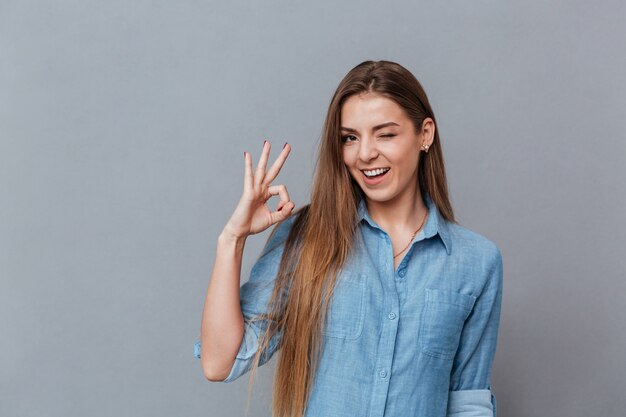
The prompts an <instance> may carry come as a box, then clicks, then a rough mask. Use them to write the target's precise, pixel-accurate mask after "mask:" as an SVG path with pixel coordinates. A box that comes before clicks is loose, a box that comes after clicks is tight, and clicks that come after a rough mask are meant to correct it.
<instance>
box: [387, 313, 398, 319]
mask: <svg viewBox="0 0 626 417" xmlns="http://www.w3.org/2000/svg"><path fill="white" fill-rule="evenodd" d="M387 317H389V320H393V319H395V318H396V313H393V312H392V313H389V315H388V316H387Z"/></svg>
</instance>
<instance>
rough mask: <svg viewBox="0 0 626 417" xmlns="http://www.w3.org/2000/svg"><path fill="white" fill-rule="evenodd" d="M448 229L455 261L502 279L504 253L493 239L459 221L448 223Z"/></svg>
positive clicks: (484, 274)
mask: <svg viewBox="0 0 626 417" xmlns="http://www.w3.org/2000/svg"><path fill="white" fill-rule="evenodd" d="M447 229H448V233H449V238H450V240H451V241H452V255H453V259H454V261H456V262H458V263H461V264H463V265H464V266H466V267H468V268H470V269H471V270H473V271H480V272H483V276H486V277H494V276H495V277H496V279H498V276H499V279H500V280H501V279H502V278H501V275H502V274H501V270H502V253H501V251H500V248H499V247H498V245H497V244H496V243H495V242H494V241H493V240H491V239H489V238H487V237H486V236H484V235H482V234H480V233H478V232H476V231H474V230H471V229H469V228H467V227H465V226H462V225H459V224H457V223H447Z"/></svg>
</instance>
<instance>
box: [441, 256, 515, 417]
mask: <svg viewBox="0 0 626 417" xmlns="http://www.w3.org/2000/svg"><path fill="white" fill-rule="evenodd" d="M494 248H495V249H494V251H493V252H492V255H490V257H489V263H488V268H487V274H488V278H487V281H486V284H485V287H484V288H483V291H482V293H481V294H480V296H479V297H478V298H477V299H476V303H475V305H474V309H473V311H472V313H471V314H470V315H469V316H468V318H467V320H466V322H465V325H464V327H463V331H462V333H461V342H460V344H459V349H458V350H457V353H456V356H455V358H454V363H453V366H452V372H451V376H450V392H449V398H448V413H447V416H448V417H470V416H471V417H496V398H495V395H494V394H493V393H492V392H491V368H492V365H493V360H494V357H495V352H496V343H497V338H498V327H499V324H500V308H501V304H502V281H503V268H502V255H501V253H500V251H499V249H497V248H496V247H495V246H494Z"/></svg>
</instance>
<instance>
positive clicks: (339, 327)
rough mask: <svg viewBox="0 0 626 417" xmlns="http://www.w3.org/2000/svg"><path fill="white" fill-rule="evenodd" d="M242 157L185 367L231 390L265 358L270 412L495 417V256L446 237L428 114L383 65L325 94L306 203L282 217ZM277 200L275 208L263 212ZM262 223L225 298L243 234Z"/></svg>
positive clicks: (284, 201)
mask: <svg viewBox="0 0 626 417" xmlns="http://www.w3.org/2000/svg"><path fill="white" fill-rule="evenodd" d="M290 149H291V148H290V146H289V145H288V144H285V146H284V147H283V150H282V151H281V153H280V155H279V156H278V157H277V159H276V161H275V162H274V163H273V165H272V166H271V167H270V169H269V170H267V171H266V165H267V160H268V155H269V151H270V144H269V142H267V141H266V142H265V143H264V146H263V151H262V153H261V157H260V159H259V163H258V165H257V167H256V170H255V171H254V172H252V159H251V155H250V154H248V153H244V158H245V180H244V191H243V195H242V197H241V200H240V201H239V204H238V206H237V207H236V209H235V211H234V213H233V215H232V217H231V218H230V219H229V221H228V223H227V224H226V226H225V227H224V229H223V231H222V233H221V235H220V237H219V239H218V246H217V254H216V260H215V266H214V269H213V273H212V275H211V280H210V284H209V288H208V290H207V296H206V302H205V305H204V312H203V318H202V329H201V337H200V341H198V342H197V343H196V356H197V357H199V358H201V360H202V366H203V370H204V374H205V376H206V377H207V378H208V379H209V380H211V381H224V382H230V381H233V380H235V379H237V378H238V377H239V376H241V375H243V374H244V373H246V372H248V371H249V370H250V369H253V372H252V373H251V378H250V381H252V376H253V374H254V370H256V368H257V367H258V366H261V365H263V364H264V363H266V362H267V361H268V360H269V359H270V358H271V357H272V355H273V354H274V352H276V351H278V350H280V355H279V359H278V364H277V368H276V376H275V380H274V391H273V393H274V395H273V403H272V408H273V410H272V411H273V415H274V416H276V417H287V416H289V417H295V416H298V417H299V416H303V415H306V416H307V417H313V416H325V417H328V416H366V415H367V416H386V417H390V416H398V417H407V416H423V417H438V416H441V417H444V416H495V415H496V413H495V405H496V402H495V396H494V395H493V394H492V392H491V384H490V375H491V368H492V363H493V359H494V355H495V349H496V340H497V334H498V325H499V319H500V306H501V300H502V258H501V254H500V251H499V249H498V247H497V246H496V245H495V244H494V243H493V242H492V241H490V240H488V239H487V238H485V237H483V236H481V235H479V234H478V233H476V232H473V231H470V230H469V229H467V228H464V227H463V226H461V225H459V224H458V223H457V222H456V220H455V219H454V215H453V211H452V207H451V204H450V201H449V198H448V192H447V185H446V175H445V170H444V162H443V155H442V148H441V143H440V140H439V134H438V130H437V128H436V122H435V116H434V114H433V111H432V109H431V107H430V104H429V102H428V99H427V97H426V94H425V92H424V90H423V88H422V86H421V85H420V83H419V82H418V81H417V79H415V77H414V76H413V75H412V74H411V73H410V72H409V71H408V70H406V69H405V68H403V67H402V66H400V65H398V64H396V63H393V62H388V61H376V62H373V61H366V62H363V63H361V64H359V65H357V66H356V67H355V68H353V69H352V70H351V71H350V72H349V73H348V74H347V75H346V76H345V77H344V79H343V80H342V81H341V83H340V84H339V86H338V88H337V91H336V92H335V95H334V96H333V98H332V101H331V103H330V107H329V109H328V115H327V118H326V121H325V125H324V131H323V136H322V141H321V147H320V152H319V159H318V161H317V165H316V171H315V177H314V182H313V187H312V193H311V203H310V204H308V205H306V206H304V207H301V208H299V209H298V210H295V211H294V206H295V205H294V203H293V202H292V201H291V200H290V198H289V193H288V192H287V189H286V188H285V186H284V185H271V183H272V181H273V180H274V179H275V178H276V176H277V175H278V173H279V171H280V169H281V167H282V166H283V164H284V162H285V160H286V158H287V155H288V154H289V152H290ZM272 195H278V196H279V197H280V202H279V203H278V207H277V211H274V212H271V211H270V210H269V209H268V207H267V205H266V201H267V200H268V199H269V198H270V197H271V196H272ZM275 223H277V226H276V227H275V228H274V229H273V230H272V233H271V234H270V237H269V239H268V242H267V243H266V245H265V248H264V249H263V252H262V254H261V255H260V257H259V259H258V260H257V261H256V263H255V264H254V266H253V268H252V270H251V274H250V278H249V281H248V282H246V283H245V284H244V285H243V286H242V287H241V288H240V287H239V279H240V270H241V258H242V253H243V248H244V244H245V240H246V238H247V236H249V235H251V234H255V233H259V232H261V231H263V230H265V229H267V228H268V227H269V226H271V225H273V224H275Z"/></svg>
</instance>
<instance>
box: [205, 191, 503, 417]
mask: <svg viewBox="0 0 626 417" xmlns="http://www.w3.org/2000/svg"><path fill="white" fill-rule="evenodd" d="M424 200H425V201H426V204H427V206H428V208H429V209H430V211H429V216H428V218H427V220H426V224H425V225H424V227H423V228H422V230H420V232H419V233H418V234H417V235H416V236H415V238H414V240H413V242H412V243H411V245H410V247H409V249H408V250H407V251H406V252H405V255H404V258H403V259H402V262H401V263H400V265H399V266H398V268H397V270H394V264H393V253H392V246H391V240H390V238H389V235H388V234H387V233H386V232H384V231H383V230H382V229H381V228H380V227H379V226H378V225H377V224H376V223H375V222H374V221H373V220H372V218H371V217H370V216H369V213H368V211H367V206H366V204H365V201H364V200H361V201H360V203H359V210H358V213H359V219H358V221H359V224H358V229H357V233H356V235H355V239H356V250H355V252H354V254H353V256H351V257H350V258H349V260H348V263H347V264H346V266H345V267H344V268H343V269H342V271H341V273H340V275H339V276H338V279H339V281H338V282H337V287H336V289H335V293H334V295H333V299H332V301H331V306H330V311H329V315H328V320H327V323H326V326H327V327H326V329H325V330H324V332H323V334H324V336H325V337H324V351H323V356H322V358H321V361H320V363H319V365H318V370H317V374H316V378H315V382H314V385H313V387H312V391H311V396H310V399H309V403H308V405H307V409H306V416H307V417H322V416H323V417H335V416H336V417H348V416H350V417H353V416H368V417H374V416H381V417H382V416H385V417H408V416H412V417H445V416H455V417H470V416H472V417H476V416H485V417H487V416H490V417H491V416H493V417H496V398H495V395H494V394H493V392H492V391H491V381H490V378H491V368H492V364H493V360H494V356H495V351H496V342H497V337H498V326H499V321H500V307H501V302H502V282H503V279H502V278H503V266H502V256H501V253H500V250H499V249H498V247H497V246H496V245H495V244H494V243H493V242H492V241H490V240H488V239H487V238H485V237H484V236H482V235H479V234H478V233H476V232H473V231H471V230H469V229H467V228H465V227H462V226H460V225H457V224H454V223H451V222H447V221H446V220H445V219H444V218H443V217H442V216H441V214H440V213H439V211H438V210H437V207H436V206H435V205H434V203H433V202H432V200H431V198H430V197H429V196H428V195H427V194H426V195H424ZM294 219H295V216H292V217H291V218H289V219H288V220H286V221H285V222H283V223H282V224H281V225H280V226H279V228H278V230H277V231H276V234H275V235H274V236H273V237H272V239H270V240H269V241H268V242H267V244H266V245H265V248H264V250H263V252H262V254H261V257H260V258H259V259H258V260H257V262H256V263H255V264H254V266H253V268H252V270H251V273H250V278H249V280H248V282H246V283H245V284H243V286H242V287H241V293H240V294H241V307H242V312H243V315H244V318H245V319H246V320H245V334H244V338H243V340H242V343H241V347H240V349H239V353H238V354H237V357H236V359H235V363H234V365H233V368H232V369H231V372H230V374H229V375H228V377H227V378H226V379H224V381H223V382H231V381H234V380H236V379H237V378H239V377H240V376H241V375H243V374H245V373H246V372H248V371H249V370H250V367H251V365H252V363H251V361H252V359H253V355H254V353H255V352H256V349H257V347H258V345H257V341H258V338H259V335H260V334H261V332H262V331H263V330H264V324H263V323H260V322H258V321H257V322H251V321H250V320H249V319H250V318H251V317H252V316H253V315H254V314H255V313H260V312H262V311H263V310H264V307H265V306H266V303H267V301H268V300H269V297H270V295H271V292H272V284H273V278H274V277H275V276H276V273H277V271H278V266H279V263H280V257H281V255H282V252H283V249H284V240H285V239H286V237H287V233H288V232H289V228H290V226H291V225H292V223H293V220H294ZM401 256H402V255H401ZM280 337H281V333H280V332H279V333H277V335H276V336H275V337H274V338H273V339H272V341H271V343H270V351H269V352H268V353H267V354H266V355H265V356H264V357H263V358H262V359H261V362H262V364H264V363H266V362H267V361H268V360H269V359H270V358H271V357H272V355H273V354H274V352H275V351H276V350H277V346H278V345H279V342H280ZM278 348H279V347H278ZM195 355H196V357H198V358H199V357H200V342H199V341H196V344H195Z"/></svg>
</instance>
